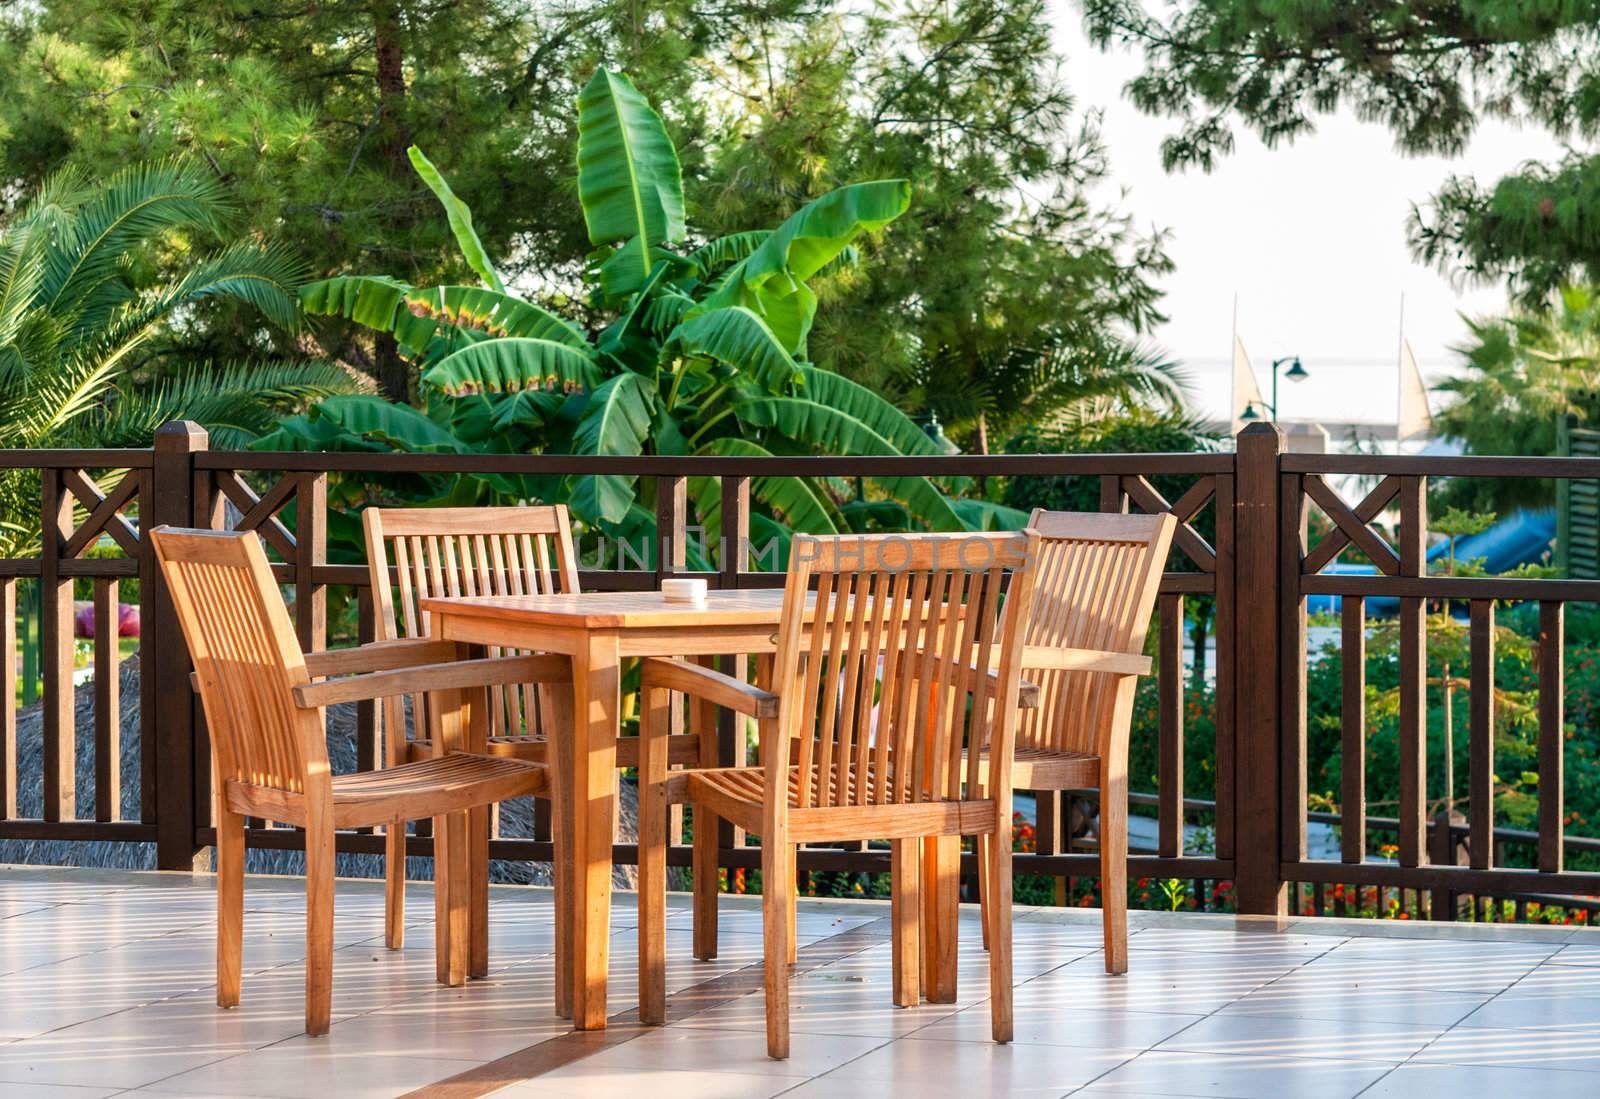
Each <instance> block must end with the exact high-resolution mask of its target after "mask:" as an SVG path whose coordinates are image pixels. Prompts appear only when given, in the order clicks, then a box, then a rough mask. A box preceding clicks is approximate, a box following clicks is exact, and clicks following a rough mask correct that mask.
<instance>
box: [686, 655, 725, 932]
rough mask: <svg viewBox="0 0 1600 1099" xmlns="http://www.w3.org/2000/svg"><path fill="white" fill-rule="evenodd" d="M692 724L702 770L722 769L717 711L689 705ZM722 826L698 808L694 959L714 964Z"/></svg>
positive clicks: (707, 661)
mask: <svg viewBox="0 0 1600 1099" xmlns="http://www.w3.org/2000/svg"><path fill="white" fill-rule="evenodd" d="M695 663H697V664H703V665H705V666H706V667H708V668H715V667H716V666H717V658H716V657H714V656H701V657H696V658H695ZM689 712H690V717H689V720H690V724H691V725H692V726H693V730H692V731H693V732H694V734H695V735H696V736H697V737H699V740H700V766H701V767H702V768H706V769H710V768H713V767H720V766H721V761H720V760H719V759H718V758H717V708H716V707H715V706H714V705H712V704H711V703H709V702H706V701H705V700H704V699H700V698H694V699H690V701H689ZM721 831H722V822H721V820H720V819H719V818H718V817H717V815H716V814H715V813H713V812H712V811H711V809H710V807H709V806H707V805H705V804H704V803H703V802H702V803H700V804H697V805H695V806H694V841H693V842H694V849H693V854H692V856H691V860H690V861H691V869H692V873H693V876H694V883H693V886H694V956H695V957H696V958H697V959H699V960H700V961H703V962H705V961H710V960H711V959H713V958H715V957H716V956H717V894H718V892H719V884H718V872H717V840H718V835H719V833H720V832H721Z"/></svg>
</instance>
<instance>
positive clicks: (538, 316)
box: [405, 286, 593, 354]
mask: <svg viewBox="0 0 1600 1099" xmlns="http://www.w3.org/2000/svg"><path fill="white" fill-rule="evenodd" d="M405 306H406V309H407V310H409V311H410V313H411V315H412V316H414V317H417V318H420V319H426V320H433V321H436V322H440V323H444V324H448V325H451V326H453V327H455V328H464V329H468V330H470V331H473V332H477V333H481V334H482V335H485V336H492V337H500V336H526V337H528V338H529V339H535V340H553V341H555V342H556V343H564V344H566V345H567V346H568V347H572V348H575V349H577V350H579V351H582V352H584V353H585V354H592V353H593V352H592V349H591V348H590V346H589V338H588V337H587V336H585V335H584V333H583V329H581V328H579V327H578V326H577V325H575V324H573V323H572V322H571V321H569V320H567V319H566V318H565V317H562V316H558V315H557V314H555V313H552V312H550V310H548V309H545V308H543V307H542V306H538V305H535V304H533V303H532V302H529V301H523V300H522V299H521V298H517V297H512V296H511V295H510V294H506V293H503V292H501V291H498V290H486V289H484V288H483V287H481V286H435V287H431V288H429V289H427V290H412V291H411V292H410V293H408V294H407V295H406V296H405Z"/></svg>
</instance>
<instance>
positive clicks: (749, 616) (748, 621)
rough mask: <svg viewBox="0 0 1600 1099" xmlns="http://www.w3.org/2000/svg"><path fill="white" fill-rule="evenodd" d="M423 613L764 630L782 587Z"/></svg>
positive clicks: (434, 605) (446, 606)
mask: <svg viewBox="0 0 1600 1099" xmlns="http://www.w3.org/2000/svg"><path fill="white" fill-rule="evenodd" d="M812 600H813V601H814V600H815V596H813V597H812ZM422 609H423V610H425V611H429V612H431V613H434V614H441V615H446V616H451V617H466V618H480V619H485V618H486V619H492V620H498V621H502V622H517V623H523V624H531V625H542V626H558V627H560V626H564V627H568V628H583V629H618V630H630V629H658V628H661V627H679V626H699V627H713V626H765V625H776V624H777V622H778V621H779V619H780V618H781V617H782V616H783V589H782V588H745V589H739V590H731V591H709V592H707V593H706V597H705V600H704V601H702V602H695V603H683V602H673V601H669V600H667V599H666V598H665V597H664V596H663V595H662V594H661V593H660V592H658V591H602V592H582V593H579V594H576V595H469V596H454V597H441V598H434V599H424V600H423V601H422Z"/></svg>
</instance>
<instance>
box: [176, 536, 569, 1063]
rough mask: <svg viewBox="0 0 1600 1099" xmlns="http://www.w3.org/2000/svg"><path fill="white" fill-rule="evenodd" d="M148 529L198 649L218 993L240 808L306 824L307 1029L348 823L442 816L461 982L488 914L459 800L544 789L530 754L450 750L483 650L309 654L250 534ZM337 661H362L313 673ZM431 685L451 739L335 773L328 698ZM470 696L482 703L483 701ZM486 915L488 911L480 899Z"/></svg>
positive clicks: (446, 921)
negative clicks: (213, 818) (212, 836)
mask: <svg viewBox="0 0 1600 1099" xmlns="http://www.w3.org/2000/svg"><path fill="white" fill-rule="evenodd" d="M151 542H152V544H153V545H154V547H155V553H156V558H157V560H159V561H160V563H161V568H162V573H163V575H164V577H165V579H166V583H167V587H168V590H169V591H170V592H171V594H172V602H173V605H174V606H175V607H176V609H177V613H178V620H179V622H180V623H181V625H182V628H183V634H184V638H185V639H186V640H187V642H188V645H189V652H190V655H191V656H192V657H193V659H194V664H195V680H196V681H197V683H198V686H199V691H200V698H201V702H202V704H203V705H204V708H205V714H206V723H207V725H208V726H209V728H210V731H211V757H212V764H213V774H214V779H215V786H214V789H215V791H216V795H217V1003H218V1004H219V1005H220V1006H222V1007H234V1006H236V1005H237V1004H238V1002H239V985H240V967H241V947H242V931H243V926H242V921H243V916H244V853H245V817H246V816H260V817H265V818H268V819H271V820H278V821H284V822H287V823H290V824H294V825H297V826H299V827H301V828H303V829H304V830H305V840H306V956H307V961H306V1032H307V1033H308V1034H325V1033H327V1030H328V1024H329V1014H330V1010H331V1004H332V992H333V985H332V976H333V867H334V831H335V830H336V829H339V828H358V827H366V826H369V825H375V824H380V823H383V822H385V821H392V820H396V819H404V818H415V817H429V816H431V817H433V818H434V821H435V840H434V843H435V883H436V884H435V894H436V896H437V898H438V899H437V902H436V912H437V915H438V918H439V925H438V926H439V933H440V951H439V960H438V965H437V970H438V975H439V979H440V980H441V981H443V982H445V983H447V984H452V985H457V984H460V983H461V982H462V981H463V980H464V979H465V977H466V969H467V963H468V953H469V950H470V949H471V941H470V936H471V935H472V933H473V928H474V923H475V922H476V918H477V916H478V915H479V914H477V913H474V912H473V911H472V910H471V905H472V900H471V879H472V878H473V876H474V875H473V869H474V868H473V866H472V865H471V860H470V858H469V852H468V833H467V829H466V819H465V818H466V814H467V812H468V811H470V810H472V809H474V808H477V807H481V806H484V805H489V804H492V803H494V802H496V801H500V800H503V799H505V798H510V797H518V796H521V795H525V794H536V793H542V792H544V791H545V789H546V782H545V771H544V768H543V767H541V766H539V765H537V764H531V763H526V762H523V761H520V760H515V759H503V758H495V757H490V756H486V755H474V754H467V753H463V752H459V751H455V750H454V749H456V748H457V747H459V746H462V745H465V744H470V743H471V741H472V740H473V739H474V735H473V733H472V731H471V727H472V726H473V725H475V724H479V725H481V722H473V721H471V719H470V717H469V715H468V712H467V710H468V706H467V701H466V699H467V696H466V695H465V693H464V690H465V689H466V688H471V687H476V686H478V685H480V684H481V682H482V680H483V677H484V674H485V670H486V669H485V668H484V667H482V666H481V665H482V663H483V662H469V663H467V664H461V663H456V662H454V657H455V655H456V651H457V650H456V646H454V645H445V644H440V643H437V642H400V643H390V644H387V645H385V644H375V645H368V646H364V647H363V648H361V649H358V650H345V651H334V652H327V653H311V654H305V653H303V652H302V651H301V649H300V645H299V642H298V641H297V640H296V638H295V634H294V629H293V627H292V626H291V624H290V621H289V615H288V612H287V611H286V610H285V608H284V604H283V599H282V597H281V596H280V595H279V593H278V591H277V588H276V584H275V582H274V580H273V578H272V572H271V569H270V567H269V565H268V564H267V558H266V553H265V551H263V549H262V547H261V542H260V540H259V539H258V538H257V536H256V535H254V534H248V533H232V532H223V531H197V530H177V529H173V528H169V527H163V528H160V529H158V530H154V531H152V532H151ZM512 665H514V666H512ZM396 669H399V670H396ZM488 670H489V671H491V672H493V674H495V675H508V674H515V675H517V676H520V677H526V678H528V679H542V678H548V677H551V676H556V675H559V674H560V673H561V672H562V671H563V667H562V666H561V664H559V663H558V662H556V661H554V660H553V659H552V658H547V657H546V658H529V657H525V658H521V659H520V660H512V661H501V662H498V666H497V667H495V668H493V669H488ZM565 670H566V673H567V674H568V675H569V676H570V669H565ZM341 672H366V673H368V674H362V675H354V676H352V677H349V678H345V679H338V680H327V681H325V682H321V683H313V682H312V679H313V677H316V676H324V675H329V674H334V673H341ZM428 690H431V691H433V692H434V693H433V695H432V698H431V699H430V702H431V718H432V721H433V723H434V725H433V729H434V735H435V737H436V738H437V739H438V741H439V744H440V746H441V747H443V748H445V749H447V751H446V752H441V753H440V754H439V755H437V756H435V757H430V758H428V759H424V760H418V761H416V762H412V763H406V764H403V765H400V766H397V767H394V768H392V769H388V770H384V771H378V772H367V773H364V774H353V775H333V774H330V772H329V767H328V752H327V744H326V742H325V740H324V737H325V731H324V725H323V707H325V706H328V705H331V704H333V703H336V702H348V701H353V700H356V699H375V698H388V697H393V696H395V695H398V694H401V693H405V692H411V691H428ZM474 709H475V710H477V711H479V712H481V711H482V706H481V705H480V706H477V707H474ZM477 739H481V738H477ZM486 875H487V866H483V867H481V868H479V874H478V875H477V876H479V877H482V878H484V880H486ZM485 899H486V898H485ZM481 916H482V919H483V920H485V921H486V920H487V909H486V907H485V909H484V911H483V912H482V913H481Z"/></svg>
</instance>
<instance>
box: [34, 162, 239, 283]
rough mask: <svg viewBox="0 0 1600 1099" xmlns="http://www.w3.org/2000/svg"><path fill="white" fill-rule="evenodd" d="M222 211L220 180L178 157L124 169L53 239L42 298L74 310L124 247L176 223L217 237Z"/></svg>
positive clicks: (112, 268)
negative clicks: (175, 159)
mask: <svg viewBox="0 0 1600 1099" xmlns="http://www.w3.org/2000/svg"><path fill="white" fill-rule="evenodd" d="M226 210H227V204H226V200H225V198H224V193H223V190H222V187H221V185H220V184H219V183H218V182H217V181H216V180H215V179H214V178H212V177H211V176H210V175H208V174H206V173H204V172H201V171H199V170H197V169H196V168H194V167H192V166H190V165H188V164H185V163H183V162H181V161H161V162H158V163H155V164H141V165H134V166H130V167H127V168H124V169H122V170H121V171H119V172H118V173H116V174H115V175H114V176H112V177H111V179H110V180H109V181H107V182H106V184H105V185H104V186H103V187H101V188H99V189H97V190H96V191H95V192H94V193H93V195H92V197H89V198H88V199H87V200H86V201H84V202H82V203H81V205H79V206H78V207H77V209H76V212H75V213H74V214H73V215H72V216H71V218H70V220H69V221H68V224H67V225H66V226H64V228H66V229H68V230H69V231H67V232H62V233H59V234H58V235H57V238H56V239H55V240H54V241H52V244H51V248H50V252H49V260H48V272H47V277H46V282H45V293H44V300H45V301H46V302H47V303H48V305H49V307H50V308H52V309H64V310H74V309H75V308H76V306H77V304H78V303H79V302H81V301H82V299H83V298H84V297H85V295H86V294H87V293H89V292H90V291H92V290H93V289H94V288H96V287H99V286H101V285H103V283H104V282H105V280H106V279H107V278H108V277H110V276H111V275H112V274H113V273H115V271H116V268H117V267H118V265H119V264H120V263H121V262H122V259H123V257H124V256H125V255H126V254H127V252H128V251H129V250H130V249H132V248H135V247H137V246H138V245H140V244H142V243H145V242H147V241H149V240H151V239H153V238H154V237H157V236H159V235H161V234H162V233H165V232H168V231H171V230H174V229H198V230H201V231H203V232H205V233H206V234H208V235H212V236H215V235H217V234H219V233H220V232H221V230H222V220H223V215H224V213H225V212H226Z"/></svg>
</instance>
